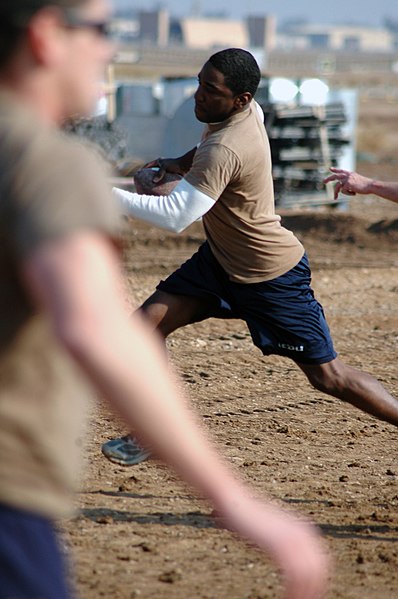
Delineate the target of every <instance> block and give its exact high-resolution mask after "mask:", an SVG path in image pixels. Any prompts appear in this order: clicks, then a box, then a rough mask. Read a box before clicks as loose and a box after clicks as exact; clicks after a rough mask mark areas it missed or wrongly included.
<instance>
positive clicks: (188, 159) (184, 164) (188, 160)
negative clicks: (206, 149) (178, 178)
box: [176, 146, 197, 173]
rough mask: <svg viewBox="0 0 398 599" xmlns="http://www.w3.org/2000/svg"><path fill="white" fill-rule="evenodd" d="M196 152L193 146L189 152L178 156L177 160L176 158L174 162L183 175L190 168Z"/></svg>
mask: <svg viewBox="0 0 398 599" xmlns="http://www.w3.org/2000/svg"><path fill="white" fill-rule="evenodd" d="M196 150H197V147H196V146H195V147H194V148H192V150H189V152H187V153H186V154H184V155H183V156H180V157H179V158H176V160H177V161H178V162H179V164H180V167H181V170H182V171H183V172H184V173H187V172H188V171H189V169H190V168H191V166H192V162H193V159H194V157H195V154H196Z"/></svg>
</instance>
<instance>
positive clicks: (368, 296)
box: [63, 107, 398, 599]
mask: <svg viewBox="0 0 398 599" xmlns="http://www.w3.org/2000/svg"><path fill="white" fill-rule="evenodd" d="M395 114H396V115H398V107H396V113H395ZM368 118H369V121H366V119H365V113H364V112H362V113H361V119H362V120H361V122H360V125H361V126H364V124H365V125H366V126H367V125H369V124H370V122H371V124H372V126H374V125H376V124H378V126H379V128H381V124H380V123H381V121H380V120H378V119H381V120H383V111H382V110H381V111H379V112H378V113H377V114H375V113H372V114H370V113H369V114H368ZM394 118H395V117H394ZM394 118H393V119H392V120H391V119H390V120H389V121H388V123H387V125H386V127H387V129H388V130H389V131H391V128H392V127H394V126H395V131H396V132H398V127H397V126H396V125H397V124H398V123H396V122H393V121H394ZM390 137H391V136H390ZM390 141H391V140H390V138H389V143H390ZM395 146H396V147H395V155H396V156H397V157H398V139H397V138H396V139H395ZM364 149H365V148H364ZM378 149H380V148H378ZM389 149H390V148H389ZM359 167H360V168H361V170H362V172H364V174H365V173H369V174H374V175H376V174H378V175H384V176H385V178H386V179H387V178H390V179H394V178H395V179H396V178H397V177H396V172H395V171H396V167H395V165H394V164H391V163H383V164H379V165H369V164H362V165H359ZM284 223H285V225H286V226H288V227H289V228H291V229H293V230H294V231H295V232H296V234H297V235H298V236H299V238H300V239H301V240H302V241H304V243H305V245H306V248H307V251H308V254H309V257H310V261H311V263H312V268H313V286H314V288H315V291H316V294H317V296H318V299H319V300H320V301H321V302H322V304H323V305H324V308H325V311H326V314H327V318H328V321H329V325H330V327H331V330H332V334H333V337H334V342H335V346H336V349H337V351H338V352H339V354H340V357H341V358H342V359H344V360H345V361H347V362H348V363H350V364H351V365H353V366H356V367H358V368H361V369H364V370H366V371H368V372H370V373H372V374H374V375H375V376H377V378H378V379H379V380H380V381H381V382H382V383H383V384H384V385H385V386H386V387H387V388H388V389H389V390H390V391H391V392H393V393H395V394H398V371H397V356H398V255H397V251H396V249H397V244H398V206H397V205H394V204H391V203H389V202H386V201H382V200H375V199H373V198H362V199H359V198H355V199H354V200H352V202H351V203H350V207H349V210H348V211H347V212H344V213H341V212H337V211H329V212H327V211H325V210H323V211H318V212H315V211H312V212H311V211H305V212H301V213H297V212H296V213H291V212H289V213H285V215H284ZM201 239H202V230H201V227H200V225H196V224H195V225H194V226H192V227H191V228H190V229H189V230H188V231H186V232H185V233H184V234H183V235H179V236H174V235H171V234H166V233H162V232H160V231H158V230H156V229H153V228H150V227H146V226H144V225H140V224H137V223H131V232H130V235H129V237H128V248H127V250H126V254H125V263H126V269H127V273H128V281H129V289H130V292H131V300H132V303H135V304H139V303H140V302H141V301H142V300H143V299H144V298H145V297H146V296H147V295H148V294H149V293H150V292H151V291H152V290H153V289H154V286H155V284H156V283H157V281H158V280H159V279H160V278H164V277H165V276H166V275H167V273H169V272H171V271H172V270H173V269H174V268H175V267H176V266H178V265H179V264H180V262H181V261H182V260H184V259H185V258H186V257H188V256H189V255H190V254H191V253H192V252H193V251H194V250H195V248H196V247H197V245H198V244H199V243H200V241H201ZM169 350H170V358H171V360H172V362H173V363H174V365H175V367H176V369H177V370H178V372H179V373H180V374H181V377H182V384H183V385H184V387H185V388H186V391H187V392H188V393H189V396H190V397H191V399H192V403H193V404H194V405H195V407H196V409H197V410H198V411H199V413H200V414H201V416H202V417H203V420H204V423H205V425H206V426H207V427H208V429H209V430H210V432H211V434H212V436H213V438H214V439H215V441H216V442H217V443H218V445H219V447H220V450H221V451H222V452H223V453H224V454H225V455H226V456H227V457H228V459H229V460H230V462H231V463H232V464H233V465H234V466H235V468H236V469H237V470H238V471H239V472H240V473H241V474H242V475H243V476H244V477H245V478H246V479H247V481H249V482H250V483H251V484H252V485H253V487H255V488H256V489H258V490H260V491H261V492H263V493H264V494H267V495H268V496H271V497H273V498H274V499H275V500H276V501H278V502H280V503H281V504H283V505H285V506H286V507H289V508H292V509H299V510H300V511H301V512H303V513H305V514H306V515H308V516H309V517H310V518H311V519H312V520H313V521H314V522H316V523H317V524H318V525H319V526H320V528H321V529H322V531H323V533H324V536H325V538H326V541H327V543H328V545H329V547H330V550H331V552H332V555H333V558H334V561H335V572H334V574H333V578H332V580H331V586H330V591H329V594H328V599H359V598H361V599H396V598H397V597H398V513H397V509H398V464H397V459H396V455H397V453H396V452H397V441H398V432H397V430H396V429H395V428H394V427H393V426H391V425H388V424H384V423H382V422H379V421H377V420H375V419H373V418H371V417H370V416H367V415H366V414H364V413H362V412H360V411H358V410H356V409H354V408H352V407H350V406H347V405H344V404H343V403H342V402H339V401H338V400H335V399H333V398H329V397H327V396H325V395H322V394H321V393H319V392H317V391H315V390H313V389H312V388H310V386H309V385H308V383H307V382H306V380H305V379H304V378H303V376H302V374H301V373H300V372H299V371H298V370H297V368H296V367H295V366H294V364H293V363H291V362H289V361H288V360H286V359H282V358H279V357H268V358H264V357H262V355H261V354H260V352H259V351H258V350H257V349H255V348H254V347H253V346H252V344H251V340H250V337H249V334H248V332H247V331H246V328H245V325H244V324H243V323H241V322H239V321H227V322H226V321H217V320H210V321H207V322H204V323H200V324H197V325H193V326H190V327H187V328H185V329H184V330H181V331H178V332H177V333H175V334H174V335H173V336H172V337H171V338H170V340H169ZM154 376H156V375H155V373H154ZM92 424H93V432H92V434H91V436H90V439H89V443H88V448H87V452H88V470H87V476H86V478H85V480H84V486H83V488H82V491H81V493H80V494H79V496H78V498H77V503H78V507H79V515H78V516H77V517H76V518H75V519H73V520H72V521H70V522H66V523H64V525H63V529H64V533H65V538H66V542H67V543H68V544H69V545H70V546H71V549H72V552H73V555H74V557H75V559H76V561H77V566H76V568H75V575H76V579H77V587H78V590H79V593H80V597H81V599H97V598H100V597H107V598H112V599H133V598H139V599H191V598H192V599H274V598H276V597H278V591H279V589H280V587H279V581H278V576H277V573H276V572H275V570H274V569H273V567H272V564H271V563H270V562H269V561H268V560H267V559H266V558H265V557H264V556H263V555H260V554H259V553H258V552H257V551H256V550H254V549H252V548H248V547H247V546H245V545H244V544H243V543H241V542H240V541H238V540H236V538H234V537H233V536H232V535H231V534H229V533H228V532H226V531H223V530H220V529H218V528H217V527H216V526H215V525H214V523H213V521H212V519H211V518H210V513H211V506H209V505H208V504H207V503H206V502H205V501H203V500H202V499H200V498H198V497H197V496H195V494H194V493H193V492H192V490H191V489H189V488H187V487H186V486H185V485H184V484H182V483H181V482H180V480H178V479H177V478H176V477H175V476H174V474H173V473H172V472H171V471H170V470H169V469H168V468H166V467H165V466H164V465H163V464H162V463H160V462H158V461H156V460H151V461H148V462H146V463H143V464H141V465H139V466H135V467H132V468H128V469H126V468H122V467H118V466H115V465H112V464H110V463H109V462H107V461H106V460H105V459H104V458H103V457H102V456H101V453H100V445H101V443H102V442H104V441H105V440H107V439H109V438H111V437H113V436H114V435H117V434H119V433H121V432H124V427H123V425H122V424H121V423H120V422H119V421H118V420H117V418H115V416H114V415H113V414H111V413H110V412H109V411H107V409H106V408H104V407H102V408H98V411H96V412H95V413H93V415H92Z"/></svg>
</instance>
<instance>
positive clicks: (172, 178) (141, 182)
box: [134, 168, 182, 196]
mask: <svg viewBox="0 0 398 599" xmlns="http://www.w3.org/2000/svg"><path fill="white" fill-rule="evenodd" d="M157 174H158V169H155V168H141V169H140V170H139V171H137V172H136V173H135V175H134V185H135V189H136V191H137V193H140V194H146V195H155V196H167V195H169V194H170V193H171V192H172V191H173V189H174V188H175V186H176V185H177V183H178V182H179V181H181V179H182V177H181V175H177V174H175V173H165V175H164V177H163V179H162V180H161V181H159V183H156V182H155V181H154V180H153V179H154V177H156V176H157Z"/></svg>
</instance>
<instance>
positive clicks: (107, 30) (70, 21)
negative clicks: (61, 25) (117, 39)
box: [65, 12, 111, 38]
mask: <svg viewBox="0 0 398 599" xmlns="http://www.w3.org/2000/svg"><path fill="white" fill-rule="evenodd" d="M65 20H66V27H67V28H68V29H91V30H92V31H94V32H95V33H97V34H98V35H100V36H101V37H107V38H108V37H111V24H110V22H109V21H90V20H86V19H80V18H79V17H78V16H76V15H74V14H72V13H71V12H65Z"/></svg>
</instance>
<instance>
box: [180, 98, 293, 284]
mask: <svg viewBox="0 0 398 599" xmlns="http://www.w3.org/2000/svg"><path fill="white" fill-rule="evenodd" d="M271 168H272V165H271V154H270V148H269V142H268V138H267V135H266V132H265V127H264V123H263V122H262V121H261V118H260V116H259V114H258V111H257V109H256V106H255V103H254V102H251V103H250V104H249V105H248V106H247V107H246V108H245V109H244V110H243V111H242V112H239V113H237V114H235V115H233V116H232V117H230V118H229V119H227V120H226V121H223V122H222V123H216V124H209V125H208V127H207V131H206V133H205V135H204V138H203V140H202V142H201V144H200V146H199V148H198V149H197V151H196V154H195V158H194V160H193V163H192V168H191V169H190V171H189V172H188V173H187V175H186V180H187V181H188V182H189V183H190V184H191V185H193V186H194V187H196V188H197V189H198V190H200V191H202V192H203V193H205V194H206V195H208V196H210V197H211V198H212V199H213V200H216V203H215V204H214V206H213V207H212V208H211V210H209V212H207V213H206V214H205V215H204V217H203V225H204V228H205V232H206V237H207V240H208V242H209V244H210V247H211V250H212V252H213V253H214V255H215V257H216V258H217V260H218V261H219V262H220V264H221V266H222V267H223V268H224V270H225V271H226V272H227V273H228V274H229V276H230V279H231V280H232V281H236V282H238V283H258V282H260V281H267V280H270V279H274V278H275V277H278V276H280V275H282V274H284V273H285V272H287V271H288V270H290V269H291V268H293V266H295V265H296V264H297V263H298V262H299V261H300V259H301V258H302V256H303V254H304V248H303V246H302V245H301V243H300V242H299V241H298V239H297V238H296V237H295V236H294V235H293V233H292V232H291V231H288V230H287V229H285V228H284V227H282V225H281V223H280V220H281V219H280V216H278V215H276V214H275V207H274V191H273V181H272V171H271Z"/></svg>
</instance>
